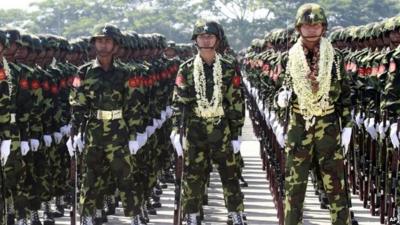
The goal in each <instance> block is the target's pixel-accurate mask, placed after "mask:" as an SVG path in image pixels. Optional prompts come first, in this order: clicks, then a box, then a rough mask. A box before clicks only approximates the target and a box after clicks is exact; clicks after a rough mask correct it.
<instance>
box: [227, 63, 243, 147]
mask: <svg viewBox="0 0 400 225" xmlns="http://www.w3.org/2000/svg"><path fill="white" fill-rule="evenodd" d="M226 73H229V74H231V75H230V76H228V78H230V79H229V80H227V83H226V84H227V92H226V93H225V96H224V98H225V99H226V101H227V102H228V107H227V109H226V111H225V115H226V117H227V118H228V121H229V128H230V131H231V138H232V140H237V139H238V138H239V136H240V135H241V133H242V132H241V130H242V127H243V124H244V118H245V105H244V96H243V88H244V87H243V85H242V81H241V79H242V78H241V76H240V75H239V74H238V73H237V72H236V70H235V69H234V68H233V69H228V70H227V71H226Z"/></svg>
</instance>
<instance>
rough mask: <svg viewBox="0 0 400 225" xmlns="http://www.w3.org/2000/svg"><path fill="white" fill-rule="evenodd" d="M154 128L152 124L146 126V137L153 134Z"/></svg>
mask: <svg viewBox="0 0 400 225" xmlns="http://www.w3.org/2000/svg"><path fill="white" fill-rule="evenodd" d="M154 131H155V128H154V126H147V127H146V133H147V137H148V138H149V137H151V135H153V134H154Z"/></svg>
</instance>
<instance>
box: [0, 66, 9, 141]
mask: <svg viewBox="0 0 400 225" xmlns="http://www.w3.org/2000/svg"><path fill="white" fill-rule="evenodd" d="M8 79H11V78H9V77H7V75H6V74H5V72H4V71H0V140H9V139H11V136H10V135H11V134H10V118H11V116H10V104H11V101H10V89H9V82H8Z"/></svg>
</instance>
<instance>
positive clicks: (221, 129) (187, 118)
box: [170, 20, 244, 225]
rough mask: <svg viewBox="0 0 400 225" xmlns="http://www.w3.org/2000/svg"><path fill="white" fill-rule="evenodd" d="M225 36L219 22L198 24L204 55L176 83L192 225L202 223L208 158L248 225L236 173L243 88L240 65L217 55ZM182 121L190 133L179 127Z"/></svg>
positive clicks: (239, 220)
mask: <svg viewBox="0 0 400 225" xmlns="http://www.w3.org/2000/svg"><path fill="white" fill-rule="evenodd" d="M221 37H222V36H221V30H220V29H219V25H218V23H217V22H215V21H204V20H199V21H197V22H196V24H195V26H194V29H193V35H192V40H193V41H194V42H195V45H196V47H197V49H198V54H197V55H196V56H195V57H193V58H191V59H189V60H188V61H186V62H185V63H183V64H182V65H181V66H180V69H179V71H178V75H177V77H176V81H175V89H174V94H173V103H172V108H173V111H174V116H173V129H172V133H171V136H170V137H171V141H172V143H173V144H174V147H175V150H176V152H177V155H178V156H183V159H184V162H185V165H186V166H185V168H184V170H185V176H184V177H183V211H184V214H186V218H187V221H186V222H187V224H188V225H192V224H195V225H197V224H201V221H200V220H201V219H200V208H201V204H202V202H203V192H204V188H205V180H206V177H207V175H208V162H207V161H208V159H210V160H211V162H213V163H214V164H217V165H218V166H217V168H218V170H219V174H220V176H221V181H222V186H223V188H224V197H225V202H226V207H227V209H228V212H229V214H230V216H231V217H232V222H233V224H234V225H242V224H244V222H243V215H242V212H243V210H244V205H243V196H242V193H241V190H240V186H239V179H238V176H237V174H236V173H235V171H236V168H237V165H236V163H238V162H236V161H235V156H234V154H235V153H237V152H239V150H240V140H239V137H240V135H241V127H242V126H243V121H244V102H243V96H242V91H241V87H242V85H241V77H240V74H238V73H237V71H236V70H235V64H234V62H233V61H232V60H230V59H228V58H226V57H225V56H224V55H220V54H219V53H217V50H216V49H217V47H218V44H219V42H220V41H221ZM182 122H183V124H184V129H179V128H180V127H182ZM179 130H181V131H182V132H179ZM183 130H184V131H183ZM181 138H182V142H181V141H180V140H181Z"/></svg>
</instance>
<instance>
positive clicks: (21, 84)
mask: <svg viewBox="0 0 400 225" xmlns="http://www.w3.org/2000/svg"><path fill="white" fill-rule="evenodd" d="M19 87H20V88H21V89H24V90H27V89H29V82H28V80H27V79H21V80H19Z"/></svg>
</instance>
